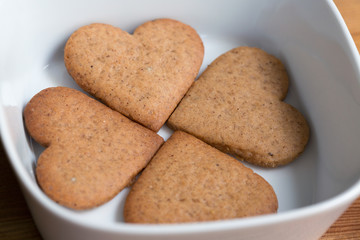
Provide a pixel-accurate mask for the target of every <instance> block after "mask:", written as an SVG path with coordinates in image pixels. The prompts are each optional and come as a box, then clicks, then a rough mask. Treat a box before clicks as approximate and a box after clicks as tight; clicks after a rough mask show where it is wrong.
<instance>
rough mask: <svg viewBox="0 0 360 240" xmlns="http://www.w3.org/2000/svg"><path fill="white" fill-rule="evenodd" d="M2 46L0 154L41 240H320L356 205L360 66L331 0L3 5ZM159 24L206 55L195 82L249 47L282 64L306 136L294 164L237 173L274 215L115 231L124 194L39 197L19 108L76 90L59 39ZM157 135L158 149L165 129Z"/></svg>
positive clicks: (359, 191) (32, 148)
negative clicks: (88, 202)
mask: <svg viewBox="0 0 360 240" xmlns="http://www.w3.org/2000/svg"><path fill="white" fill-rule="evenodd" d="M0 13H1V14H0V20H1V21H0V26H1V29H2V32H3V37H2V44H1V46H0V52H1V56H0V69H1V71H0V127H1V137H2V141H3V143H4V147H5V149H6V151H7V153H8V156H9V159H10V162H11V165H12V167H13V169H14V171H15V174H16V176H17V177H18V180H19V182H20V185H21V188H22V190H23V193H24V196H25V198H26V200H27V203H28V206H29V208H30V210H31V213H32V215H33V218H34V220H35V223H36V224H37V226H38V228H39V231H40V233H41V235H42V236H43V238H44V239H52V240H56V239H69V240H70V239H88V240H92V239H102V240H110V239H317V238H319V237H320V236H321V235H322V234H323V233H324V232H325V231H326V229H327V228H328V227H329V226H330V225H331V224H332V223H333V222H334V221H335V220H336V219H337V218H338V217H339V216H340V215H341V213H343V212H344V210H345V209H346V208H347V207H348V206H349V205H350V204H351V202H352V201H353V200H355V199H356V198H357V197H358V196H359V195H360V181H359V177H360V159H359V156H360V147H359V142H360V127H358V125H359V123H360V105H359V104H360V82H359V80H360V61H359V56H358V52H357V49H356V47H355V45H354V43H353V41H352V39H351V36H350V34H349V32H348V30H347V28H346V26H345V24H344V22H343V20H342V18H341V16H340V14H339V12H338V11H337V9H336V7H335V5H334V3H333V2H332V1H330V0H319V1H313V0H303V1H298V0H257V1H253V0H243V1H235V0H223V1H216V0H209V1H195V0H191V1H190V0H182V1H165V0H153V1H146V0H136V1H125V0H124V1H116V0H104V1H95V0H90V1H82V0H79V1H70V0H63V1H45V0H43V1H41V0H38V1H26V0H14V1H3V2H2V3H1V8H0ZM156 18H173V19H176V20H179V21H182V22H184V23H186V24H189V25H191V26H192V27H193V28H195V29H196V30H197V31H198V33H199V35H200V36H201V38H202V40H203V42H204V46H205V57H204V61H203V66H202V68H201V70H200V72H201V71H203V70H204V69H205V68H206V66H207V65H208V64H209V63H211V62H212V61H213V60H214V59H215V58H216V57H217V56H219V55H220V54H222V53H224V52H226V51H227V50H230V49H231V48H234V47H237V46H242V45H246V46H254V47H259V48H262V49H264V50H265V51H267V52H269V53H271V54H273V55H275V56H277V57H278V58H279V59H280V60H282V62H283V63H284V64H285V66H286V68H287V70H288V73H289V77H290V88H289V93H288V96H287V98H286V100H285V101H286V102H288V103H290V104H292V105H293V106H295V107H296V108H297V109H299V110H300V111H301V112H302V113H303V114H304V115H305V117H306V118H307V120H308V122H309V125H310V128H311V137H310V141H309V144H308V146H307V147H306V149H305V151H304V153H303V154H302V155H301V156H300V157H298V158H297V159H296V160H295V161H294V162H292V163H291V164H289V165H287V166H284V167H279V168H276V169H263V168H259V167H255V166H252V165H248V164H246V165H247V166H248V167H250V168H252V169H253V170H254V171H255V172H257V173H259V174H260V175H261V176H263V177H264V178H265V179H266V180H267V181H268V182H269V183H270V184H271V185H272V186H273V188H274V190H275V192H276V194H277V196H278V200H279V211H278V213H277V214H271V215H266V216H257V217H249V218H242V219H231V220H221V221H214V222H203V223H186V224H169V225H166V224H165V225H146V224H141V225H140V224H139V225H135V224H128V223H124V221H123V217H122V209H123V204H124V199H125V198H126V195H127V193H128V191H129V189H128V188H126V189H124V190H123V191H122V192H120V193H119V194H118V195H117V196H116V197H115V198H114V199H112V200H111V201H110V202H108V203H106V204H104V205H102V206H100V207H97V208H95V209H91V210H87V211H73V210H71V209H67V208H65V207H62V206H60V205H58V204H56V203H55V202H53V201H52V200H50V199H49V198H48V197H47V196H46V195H45V194H44V193H43V192H42V191H41V189H40V188H39V187H38V185H37V183H36V178H35V175H34V168H35V166H36V159H37V157H38V156H39V154H40V153H41V151H42V150H43V148H42V147H40V146H39V145H38V144H37V143H35V142H34V141H33V140H32V139H31V138H30V137H29V136H28V134H27V132H26V130H25V128H24V123H23V115H22V113H23V109H24V106H25V105H26V103H27V102H28V101H29V100H30V98H31V97H32V96H33V95H34V94H36V93H37V92H39V91H40V90H42V89H44V88H46V87H52V86H67V87H71V88H75V89H78V90H81V89H80V88H79V87H78V86H77V85H76V84H75V82H74V81H73V80H72V79H71V77H70V76H69V75H68V73H67V71H66V69H65V66H64V62H63V49H64V45H65V42H66V40H67V38H68V37H69V36H70V34H71V33H72V32H73V31H75V30H76V29H77V28H79V27H80V26H83V25H86V24H90V23H93V22H102V23H108V24H112V25H114V26H117V27H120V28H121V29H123V30H126V31H128V32H132V31H133V30H134V29H135V28H136V27H137V26H138V25H140V24H141V23H143V22H146V21H148V20H152V19H156ZM158 134H159V135H161V136H163V137H164V139H167V138H168V137H169V136H170V135H171V131H170V130H169V129H167V128H166V126H164V127H163V128H162V129H161V130H160V131H159V132H158Z"/></svg>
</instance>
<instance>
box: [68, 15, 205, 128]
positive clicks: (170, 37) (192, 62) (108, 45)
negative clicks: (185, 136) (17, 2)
mask: <svg viewBox="0 0 360 240" xmlns="http://www.w3.org/2000/svg"><path fill="white" fill-rule="evenodd" d="M203 56H204V46H203V43H202V40H201V39H200V37H199V35H198V34H197V32H196V31H195V30H194V29H193V28H192V27H190V26H189V25H186V24H184V23H181V22H179V21H176V20H172V19H157V20H154V21H149V22H146V23H144V24H142V25H141V26H139V27H138V28H137V29H136V30H135V31H134V33H133V34H129V33H127V32H125V31H123V30H121V29H120V28H117V27H113V26H111V25H106V24H90V25H87V26H84V27H81V28H80V29H78V30H77V31H75V32H74V33H73V34H72V35H71V36H70V38H69V39H68V41H67V43H66V46H65V53H64V60H65V66H66V68H67V70H68V72H69V74H70V75H71V76H72V77H73V79H74V80H75V81H76V83H77V84H78V85H79V86H80V87H81V88H83V89H84V90H85V91H87V92H89V93H90V94H92V95H93V96H95V97H96V98H98V99H100V100H101V101H102V102H104V103H105V104H106V105H108V106H109V107H111V108H112V109H114V110H116V111H119V112H120V113H122V114H124V115H125V116H127V117H129V118H131V119H133V120H135V121H137V122H138V123H141V124H142V125H144V126H146V127H148V128H150V129H152V130H154V131H158V130H159V129H160V128H161V126H162V125H163V124H164V123H165V121H166V120H167V119H168V117H169V116H170V114H171V113H172V112H173V110H174V109H175V107H176V105H177V104H178V103H179V102H180V100H181V98H182V97H183V96H184V95H185V93H186V91H187V90H188V89H189V87H190V86H191V84H192V83H193V81H194V79H195V77H196V76H197V74H198V72H199V69H200V66H201V64H202V60H203Z"/></svg>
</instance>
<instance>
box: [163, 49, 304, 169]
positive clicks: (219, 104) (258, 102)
mask: <svg viewBox="0 0 360 240" xmlns="http://www.w3.org/2000/svg"><path fill="white" fill-rule="evenodd" d="M287 89H288V75H287V73H286V70H285V68H284V66H283V64H282V63H281V62H280V61H279V60H278V59H277V58H275V57H274V56H272V55H269V54H267V53H266V52H265V51H263V50H261V49H258V48H251V47H238V48H235V49H232V50H230V51H229V52H227V53H225V54H223V55H221V56H220V57H218V58H217V59H216V60H215V61H214V62H212V63H211V64H210V65H209V66H208V68H207V69H206V70H205V71H204V73H203V74H202V75H201V76H200V77H199V79H198V80H197V81H196V82H195V83H194V84H193V86H192V87H191V88H190V90H189V91H188V93H187V94H186V96H185V97H184V99H183V100H182V101H181V103H180V104H179V106H178V107H177V108H176V110H175V111H174V113H173V114H172V115H171V117H170V119H169V120H168V125H169V127H170V128H172V129H175V130H183V131H186V132H188V133H191V134H193V135H195V136H196V137H198V138H200V139H202V140H203V141H205V142H207V143H209V144H210V145H212V146H215V147H217V148H218V149H220V150H222V151H224V152H227V153H230V154H233V155H235V156H236V157H238V158H240V159H242V160H245V161H248V162H250V163H252V164H255V165H259V166H263V167H277V166H280V165H284V164H287V163H289V162H291V161H293V160H294V159H295V158H296V157H297V156H298V155H299V154H300V153H301V152H302V151H303V150H304V148H305V146H306V144H307V142H308V139H309V127H308V124H307V122H306V120H305V118H304V117H303V116H302V114H301V113H300V112H299V111H297V110H296V109H295V108H294V107H292V106H290V105H289V104H287V103H285V102H283V101H282V100H283V99H284V98H285V96H286V94H287Z"/></svg>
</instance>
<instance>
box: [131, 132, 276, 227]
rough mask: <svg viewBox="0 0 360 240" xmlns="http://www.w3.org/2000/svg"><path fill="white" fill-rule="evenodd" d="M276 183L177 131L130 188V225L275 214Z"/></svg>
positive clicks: (190, 136)
mask: <svg viewBox="0 0 360 240" xmlns="http://www.w3.org/2000/svg"><path fill="white" fill-rule="evenodd" d="M277 208H278V201H277V197H276V195H275V192H274V190H273V188H272V187H271V185H270V184H269V183H268V182H267V181H266V180H264V179H263V178H262V177H261V176H259V175H258V174H256V173H254V172H253V171H252V170H251V169H250V168H247V167H245V166H244V165H243V164H242V163H241V162H239V161H238V160H236V159H234V158H232V157H230V156H228V155H227V154H225V153H223V152H221V151H219V150H217V149H216V148H213V147H211V146H210V145H208V144H206V143H204V142H202V141H201V140H199V139H197V138H195V137H193V136H192V135H190V134H187V133H185V132H181V131H176V132H175V133H174V134H173V135H172V136H171V137H170V138H169V139H168V140H167V141H166V142H165V143H164V145H163V146H162V147H161V148H160V149H159V151H158V153H157V154H156V155H155V156H154V158H153V159H152V160H151V162H150V163H149V165H148V166H147V167H146V169H145V170H144V171H143V173H142V174H141V176H140V177H139V179H138V180H137V181H136V182H135V184H134V185H133V186H132V189H131V190H130V192H129V194H128V196H127V199H126V202H125V206H124V219H125V221H126V222H129V223H184V222H201V221H211V220H220V219H231V218H241V217H249V216H255V215H261V214H271V213H275V212H276V211H277Z"/></svg>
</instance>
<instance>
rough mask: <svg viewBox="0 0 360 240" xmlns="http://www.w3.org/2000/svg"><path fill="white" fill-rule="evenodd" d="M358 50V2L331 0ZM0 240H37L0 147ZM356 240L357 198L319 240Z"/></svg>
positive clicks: (359, 209) (358, 234)
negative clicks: (333, 1) (333, 0)
mask: <svg viewBox="0 0 360 240" xmlns="http://www.w3.org/2000/svg"><path fill="white" fill-rule="evenodd" d="M335 3H336V5H337V6H338V8H339V10H340V12H341V14H342V15H343V17H344V19H345V22H346V23H347V26H348V28H349V30H350V32H351V34H352V36H353V38H354V41H355V43H356V44H357V46H358V49H359V50H360V0H335ZM0 182H1V185H0V239H2V240H5V239H6V240H20V239H21V240H40V239H41V236H40V234H39V232H38V230H37V228H36V226H35V225H34V222H33V220H32V217H31V215H30V213H29V210H28V208H27V206H26V203H25V200H24V198H23V196H22V193H21V191H20V188H19V185H18V183H17V180H16V178H15V175H14V173H13V171H12V169H11V167H10V165H9V162H8V160H7V157H6V154H5V152H4V149H3V147H2V143H0ZM336 239H338V240H350V239H353V240H355V239H360V198H359V199H357V200H356V201H355V202H354V203H353V204H352V205H351V206H350V208H349V209H348V210H347V211H346V212H345V213H344V214H343V215H342V216H341V217H340V218H339V219H338V220H337V221H336V222H335V223H334V224H333V225H332V226H331V228H329V230H328V231H327V232H326V233H325V234H324V236H323V237H322V238H321V240H336Z"/></svg>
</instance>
